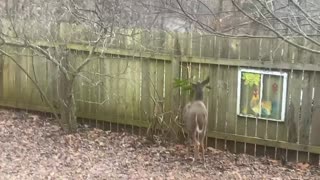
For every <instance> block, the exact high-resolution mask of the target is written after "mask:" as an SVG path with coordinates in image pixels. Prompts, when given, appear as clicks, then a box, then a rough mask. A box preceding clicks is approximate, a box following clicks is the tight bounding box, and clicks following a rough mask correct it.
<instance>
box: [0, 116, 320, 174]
mask: <svg viewBox="0 0 320 180" xmlns="http://www.w3.org/2000/svg"><path fill="white" fill-rule="evenodd" d="M0 135H1V136H0V152H1V153H0V179H294V178H295V179H317V178H318V177H319V175H320V172H319V170H318V169H317V168H315V167H312V166H310V165H309V164H303V163H297V164H295V165H294V166H291V168H288V167H283V166H281V163H279V162H278V161H276V160H270V159H266V158H254V157H252V156H248V155H243V154H242V155H235V154H231V153H227V152H222V151H219V150H217V149H214V148H211V147H209V148H208V151H207V154H206V155H207V157H206V160H207V162H206V168H204V166H203V164H201V163H197V162H195V163H192V162H190V161H188V160H187V159H186V157H185V153H186V149H185V148H186V147H185V146H184V145H181V144H176V145H170V146H167V147H164V146H160V145H156V144H151V143H150V142H148V141H147V140H146V139H145V138H143V137H138V136H135V135H130V134H126V133H115V132H110V131H102V130H99V129H91V130H85V131H84V130H83V131H79V133H76V134H68V135H66V134H63V132H61V130H60V128H59V126H57V125H55V124H53V123H52V122H51V121H50V120H48V117H42V116H39V115H36V114H29V113H25V112H13V111H7V110H0Z"/></svg>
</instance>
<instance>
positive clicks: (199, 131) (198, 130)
mask: <svg viewBox="0 0 320 180" xmlns="http://www.w3.org/2000/svg"><path fill="white" fill-rule="evenodd" d="M196 131H197V133H201V132H202V131H203V129H200V127H199V123H198V116H196Z"/></svg>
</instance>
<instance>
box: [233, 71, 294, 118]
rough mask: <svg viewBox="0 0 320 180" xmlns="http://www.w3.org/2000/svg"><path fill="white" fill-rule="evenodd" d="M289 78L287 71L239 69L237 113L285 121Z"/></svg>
mask: <svg viewBox="0 0 320 180" xmlns="http://www.w3.org/2000/svg"><path fill="white" fill-rule="evenodd" d="M287 79H288V74H287V73H286V72H277V71H264V70H254V69H239V72H238V92H237V114H238V115H240V116H245V117H253V118H259V119H268V120H274V121H284V119H285V109H286V96H287Z"/></svg>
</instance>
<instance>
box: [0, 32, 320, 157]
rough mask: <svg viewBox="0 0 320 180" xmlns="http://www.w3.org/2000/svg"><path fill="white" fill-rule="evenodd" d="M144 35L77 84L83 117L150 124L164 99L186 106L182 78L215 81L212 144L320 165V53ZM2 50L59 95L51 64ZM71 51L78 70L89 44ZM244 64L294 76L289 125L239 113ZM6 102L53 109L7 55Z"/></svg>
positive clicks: (116, 48)
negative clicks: (177, 81)
mask: <svg viewBox="0 0 320 180" xmlns="http://www.w3.org/2000/svg"><path fill="white" fill-rule="evenodd" d="M136 34H138V35H136V36H135V37H134V38H132V39H131V40H128V38H125V36H119V37H116V39H115V41H114V43H113V44H112V46H111V47H109V48H107V49H104V48H98V49H97V50H96V51H97V52H96V54H95V55H96V56H95V57H94V58H95V59H94V60H93V61H92V62H91V63H90V64H89V65H88V66H86V67H85V69H84V70H83V72H82V73H81V76H79V78H78V79H77V83H76V85H75V86H76V87H75V90H76V91H75V93H76V99H77V114H78V116H80V117H84V118H90V119H95V120H102V121H105V122H113V123H118V124H125V125H127V126H131V125H132V126H133V125H134V126H140V127H147V126H148V122H149V121H148V119H149V118H151V117H152V116H153V113H154V106H155V104H156V103H155V102H161V104H162V105H163V109H164V112H169V111H171V110H172V108H174V107H178V106H179V105H180V104H181V105H183V104H184V103H185V101H186V99H187V98H186V97H185V94H184V93H183V92H182V91H180V90H179V89H176V88H174V87H173V80H174V79H176V78H182V79H184V78H193V79H194V80H203V79H204V78H206V77H207V76H209V77H210V83H209V85H210V86H211V89H210V90H209V89H208V90H206V91H205V101H206V103H207V105H208V109H209V127H208V136H209V137H212V138H213V141H211V142H213V143H212V144H211V145H213V146H214V147H216V148H220V149H227V150H229V151H231V152H237V153H249V154H252V155H257V156H258V155H268V156H271V157H274V158H280V157H284V158H285V159H286V160H294V161H311V162H316V163H319V154H320V138H319V132H320V119H319V117H320V109H319V106H320V60H319V56H318V55H315V54H311V53H307V52H305V51H302V50H299V49H297V48H295V47H292V46H290V45H288V44H287V43H285V42H283V41H281V40H278V39H272V38H264V39H262V38H225V37H218V36H212V35H201V34H198V33H189V34H177V33H172V34H170V33H165V32H149V31H139V32H138V33H136ZM297 42H298V43H304V41H302V40H300V39H297ZM43 46H47V45H46V44H43ZM310 47H312V45H310ZM2 48H4V49H6V50H7V51H8V52H10V53H11V54H12V55H13V56H14V57H15V58H16V59H17V61H18V63H19V64H20V65H21V66H22V67H23V68H24V69H25V70H26V71H27V72H28V73H29V74H30V75H31V77H32V78H33V79H34V80H35V81H36V82H38V84H39V85H40V87H41V88H43V89H44V90H45V92H46V94H47V95H48V97H49V98H50V99H54V98H55V97H56V94H55V91H54V89H55V88H56V87H55V84H56V79H57V74H58V73H57V70H56V68H54V66H53V65H52V64H51V63H50V62H48V61H46V60H45V59H44V57H41V56H39V55H37V54H36V53H34V52H33V51H31V50H29V49H26V48H23V47H17V46H14V45H8V46H6V47H4V46H2ZM67 48H68V49H70V53H69V56H68V58H70V59H71V60H72V63H73V65H79V64H80V63H81V62H82V61H83V60H84V58H85V57H86V56H87V54H88V47H87V46H85V45H81V44H78V43H69V44H67ZM242 67H245V68H253V69H263V70H268V71H269V70H273V71H280V72H287V73H288V88H287V89H288V91H287V98H286V113H285V114H286V116H285V121H284V122H281V121H272V120H268V119H267V120H264V119H259V118H251V117H243V116H238V115H237V90H238V70H239V69H240V68H242ZM0 97H1V100H0V104H1V105H3V106H10V107H16V108H23V109H30V110H40V111H48V108H47V107H46V106H45V103H44V102H43V101H42V99H41V96H40V95H39V93H38V92H37V90H36V88H35V87H34V85H33V84H32V83H31V80H30V79H29V78H28V77H27V76H26V75H25V73H23V72H22V71H21V70H20V69H19V68H18V67H17V66H16V64H14V63H13V62H12V61H11V60H10V59H9V58H7V57H6V56H4V55H2V56H0ZM162 102H163V103H162Z"/></svg>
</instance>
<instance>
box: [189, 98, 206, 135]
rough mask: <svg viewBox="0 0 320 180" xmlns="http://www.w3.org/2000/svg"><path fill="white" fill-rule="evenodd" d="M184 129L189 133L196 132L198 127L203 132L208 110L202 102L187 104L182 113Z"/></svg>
mask: <svg viewBox="0 0 320 180" xmlns="http://www.w3.org/2000/svg"><path fill="white" fill-rule="evenodd" d="M183 119H184V123H185V128H186V130H187V131H188V132H189V133H193V132H194V131H196V128H197V127H198V128H199V129H200V130H202V131H205V130H206V128H207V123H208V110H207V108H206V106H205V104H204V103H203V102H202V101H193V102H190V103H188V104H187V105H186V106H185V108H184V111H183Z"/></svg>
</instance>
